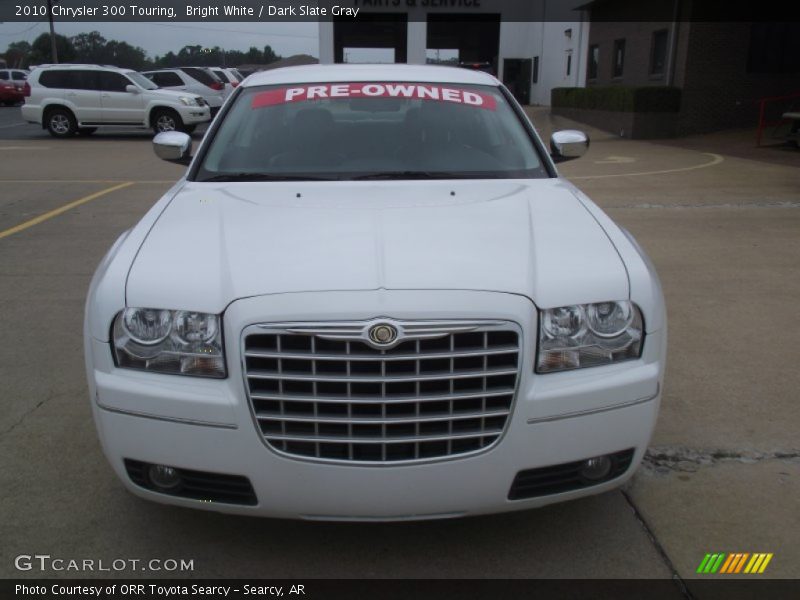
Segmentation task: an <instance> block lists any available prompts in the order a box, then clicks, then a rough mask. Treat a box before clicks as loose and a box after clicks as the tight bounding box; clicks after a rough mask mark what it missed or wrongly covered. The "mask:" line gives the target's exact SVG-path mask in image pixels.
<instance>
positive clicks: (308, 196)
mask: <svg viewBox="0 0 800 600" xmlns="http://www.w3.org/2000/svg"><path fill="white" fill-rule="evenodd" d="M374 289H405V290H410V289H449V290H455V289H458V290H485V291H497V292H507V293H512V294H521V295H524V296H527V297H529V298H530V299H531V300H533V301H534V302H535V303H536V304H537V305H538V306H540V307H554V306H561V305H564V304H571V303H583V302H593V301H602V300H611V299H622V298H627V297H628V294H629V290H628V279H627V273H626V270H625V266H624V265H623V263H622V261H621V259H620V258H619V255H618V254H617V252H616V249H615V248H614V246H613V245H612V243H611V242H610V240H609V239H608V237H607V235H606V233H605V231H604V230H603V229H602V228H601V227H600V226H599V225H598V223H597V221H596V220H595V219H594V218H593V217H592V215H591V214H590V213H589V212H588V211H587V210H586V208H585V207H584V206H583V204H581V202H580V201H579V200H578V198H577V197H576V196H575V194H574V193H573V190H572V188H571V186H570V185H569V184H568V183H566V182H564V181H562V180H559V179H538V180H492V181H464V180H459V181H403V182H397V181H387V182H280V183H272V182H270V183H191V182H188V183H186V184H185V185H184V186H183V187H182V188H181V189H180V190H179V191H178V192H177V193H176V195H175V196H174V198H173V199H172V201H171V202H170V203H169V205H168V206H167V208H166V209H165V210H164V211H163V213H162V214H161V216H160V217H159V219H158V221H157V222H156V224H155V225H154V226H153V228H152V230H151V231H150V233H149V234H148V235H147V238H146V239H145V241H144V243H143V244H142V247H141V248H140V250H139V253H138V255H137V257H136V259H135V261H134V263H133V265H132V266H131V270H130V272H129V275H128V283H127V289H126V302H127V305H128V306H147V307H159V308H183V309H188V310H198V311H204V312H221V311H222V310H223V309H224V308H225V306H227V305H228V304H229V303H230V302H232V301H233V300H236V299H238V298H243V297H248V296H258V295H262V294H276V293H291V292H305V291H329V290H374Z"/></svg>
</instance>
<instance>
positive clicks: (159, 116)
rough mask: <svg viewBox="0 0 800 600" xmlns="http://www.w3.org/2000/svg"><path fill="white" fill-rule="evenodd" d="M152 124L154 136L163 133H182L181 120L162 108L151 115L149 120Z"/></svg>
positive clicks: (171, 111) (177, 115) (173, 112)
mask: <svg viewBox="0 0 800 600" xmlns="http://www.w3.org/2000/svg"><path fill="white" fill-rule="evenodd" d="M151 122H152V124H153V131H154V132H155V133H156V134H159V133H163V132H165V131H183V128H184V125H183V119H181V116H180V115H179V114H178V113H176V112H175V111H174V110H170V109H168V108H162V109H159V110H156V111H155V112H154V113H153V118H152V120H151Z"/></svg>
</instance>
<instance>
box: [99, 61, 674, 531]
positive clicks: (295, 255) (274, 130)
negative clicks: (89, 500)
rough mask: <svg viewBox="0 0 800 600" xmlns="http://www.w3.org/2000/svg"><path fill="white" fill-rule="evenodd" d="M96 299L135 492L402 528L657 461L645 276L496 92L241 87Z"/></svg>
mask: <svg viewBox="0 0 800 600" xmlns="http://www.w3.org/2000/svg"><path fill="white" fill-rule="evenodd" d="M154 146H155V150H156V153H157V154H158V155H159V156H161V157H162V158H164V159H167V160H172V161H175V162H178V163H182V164H188V165H189V168H188V170H187V172H186V175H185V177H184V178H182V179H181V180H180V181H178V183H177V184H175V185H174V186H173V187H172V189H170V190H169V191H168V192H167V193H166V194H165V195H164V196H163V197H162V198H161V199H160V200H159V201H158V202H157V203H156V204H155V205H154V206H153V207H152V208H151V209H150V211H149V212H148V213H147V214H146V215H145V216H144V218H143V219H142V220H141V221H140V222H139V223H138V224H137V225H136V226H135V227H134V228H133V229H131V230H130V231H128V232H126V233H125V234H123V235H122V237H121V238H120V239H119V240H118V241H117V242H116V243H115V244H114V246H113V247H112V248H111V250H110V251H109V253H108V255H107V256H106V257H105V258H104V259H103V261H102V263H101V264H100V267H99V268H98V270H97V273H96V274H95V276H94V279H93V281H92V284H91V288H90V290H89V296H88V300H87V305H86V320H85V347H86V364H87V372H88V380H89V387H90V392H91V405H92V409H93V412H94V418H95V420H96V423H97V429H98V432H99V435H100V440H101V442H102V445H103V449H104V451H105V454H106V456H107V457H108V460H109V461H110V463H111V465H112V466H113V468H114V470H115V471H116V473H117V475H118V476H119V478H120V479H121V480H122V481H123V483H124V484H125V486H126V487H127V488H128V489H129V490H130V491H132V492H133V493H135V494H136V495H138V496H141V497H143V498H147V499H150V500H155V501H159V502H165V503H169V504H175V505H179V506H188V507H196V508H204V509H209V510H218V511H224V512H230V513H240V514H249V515H263V516H274V517H289V518H304V519H328V520H335V519H349V520H394V519H398V520H399V519H427V518H443V517H457V516H462V515H475V514H481V513H492V512H500V511H509V510H517V509H525V508H531V507H536V506H542V505H544V504H548V503H551V502H559V501H564V500H570V499H573V498H579V497H581V496H586V495H589V494H596V493H600V492H604V491H606V490H609V489H612V488H614V487H616V486H619V485H620V484H622V483H623V482H625V481H626V480H627V479H628V478H630V476H631V475H632V473H633V472H634V470H635V469H636V467H637V465H638V464H639V462H640V461H641V459H642V456H643V454H644V452H645V449H646V447H647V444H648V441H649V439H650V436H651V433H652V430H653V426H654V423H655V420H656V416H657V413H658V406H659V400H660V389H661V382H662V378H663V372H664V356H665V349H666V316H665V309H664V301H663V297H662V293H661V288H660V284H659V281H658V278H657V276H656V274H655V272H654V270H653V266H652V264H651V263H650V261H649V260H648V258H647V257H646V256H645V255H644V253H643V252H642V250H641V248H640V247H639V246H638V245H637V243H636V242H635V241H634V240H633V238H632V237H631V236H630V234H628V233H627V232H626V231H625V230H624V229H621V228H620V227H619V226H617V225H615V224H614V223H613V222H612V221H611V219H609V217H608V216H606V215H605V214H604V213H603V211H601V210H600V209H599V208H598V207H597V206H596V205H595V204H594V203H592V201H591V200H589V198H587V197H586V196H585V195H583V194H582V193H581V192H580V191H579V190H578V189H576V188H575V187H574V186H572V185H571V184H570V183H569V182H567V181H565V180H564V179H562V178H560V177H559V176H558V173H557V171H556V168H555V166H554V163H556V162H559V161H562V160H565V159H568V158H574V157H576V156H579V155H580V154H581V153H582V152H583V151H584V150H585V149H586V147H587V146H588V140H587V138H586V137H585V136H584V135H583V134H582V133H580V132H577V131H560V132H556V133H554V134H553V137H552V140H551V142H550V146H551V149H550V153H549V154H548V152H547V151H546V150H545V148H544V146H543V144H542V142H541V141H540V139H539V137H538V135H537V133H536V132H535V130H534V129H533V127H532V126H531V123H530V122H529V121H528V119H527V118H526V116H525V114H524V113H523V111H522V110H521V108H520V107H519V105H518V104H517V103H516V102H515V101H514V99H513V98H512V97H511V96H510V95H509V93H508V91H507V90H506V89H505V88H504V87H503V86H502V85H501V84H500V83H499V82H498V81H497V80H496V79H495V78H494V77H492V76H491V75H488V74H486V73H482V72H479V71H470V70H465V69H457V68H446V67H422V66H419V67H417V66H406V65H397V66H386V65H381V66H364V65H362V66H356V65H341V66H311V67H298V68H286V69H276V70H274V71H270V72H268V73H263V74H257V75H254V76H251V77H250V78H248V79H247V80H246V81H245V82H244V83H243V84H242V85H240V86H239V87H238V88H237V90H236V91H235V92H234V93H233V94H232V95H231V97H230V98H229V100H228V101H227V102H226V104H225V106H224V107H223V108H222V111H221V113H220V115H219V116H218V118H217V119H216V120H215V122H214V124H213V126H212V127H211V129H210V130H209V132H208V133H207V134H206V136H205V138H204V140H203V141H202V143H201V144H200V146H199V149H198V150H197V152H196V154H195V155H194V157H192V156H191V154H192V148H191V140H190V139H189V138H188V136H186V135H185V134H182V133H178V132H168V133H164V134H160V135H159V136H157V137H156V138H155V140H154Z"/></svg>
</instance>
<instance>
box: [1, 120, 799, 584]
mask: <svg viewBox="0 0 800 600" xmlns="http://www.w3.org/2000/svg"><path fill="white" fill-rule="evenodd" d="M531 112H532V114H533V115H534V119H535V121H536V123H537V125H538V126H539V127H540V130H541V131H542V133H543V134H544V135H546V134H547V133H549V131H550V130H551V129H553V128H555V127H561V126H569V125H574V124H573V123H569V122H567V121H562V120H559V119H558V118H551V117H550V116H549V114H548V113H547V111H544V110H541V109H536V110H532V111H531ZM590 133H591V135H592V137H593V141H592V146H591V148H590V151H589V153H588V154H587V155H586V156H585V157H584V158H582V159H581V160H578V161H574V162H572V163H569V164H566V165H564V166H563V168H562V169H561V170H562V173H563V174H564V175H565V176H567V177H569V178H571V179H572V180H573V181H574V182H575V183H576V184H577V185H578V186H579V187H581V188H582V189H583V190H584V191H585V192H586V193H588V194H589V195H590V196H591V197H592V198H593V199H594V200H595V201H596V202H598V203H599V204H600V205H601V206H602V207H603V208H604V209H606V210H607V211H608V212H609V214H610V215H611V216H612V217H613V218H614V219H616V220H617V221H618V222H620V223H621V224H622V225H623V226H625V227H626V228H628V229H629V230H630V231H631V232H632V233H633V234H634V235H635V236H636V238H637V239H638V240H639V242H640V243H641V244H642V246H644V248H645V249H646V250H647V252H648V253H649V254H650V256H651V258H652V259H653V261H654V262H655V264H656V267H657V269H658V271H659V274H660V276H661V279H662V283H663V285H664V289H665V294H666V298H667V306H668V311H669V319H670V323H669V336H670V346H669V356H668V361H667V364H668V367H667V375H666V384H665V391H664V397H663V403H662V409H661V415H660V418H659V422H658V425H657V428H656V431H655V434H654V438H653V442H652V448H651V451H650V453H649V456H648V458H647V460H646V463H645V464H644V466H643V467H642V469H640V471H639V472H638V474H637V475H636V477H635V478H634V479H633V481H632V482H631V483H630V484H629V485H627V486H626V487H625V488H624V489H623V490H617V491H613V492H609V493H607V494H604V495H600V496H595V497H592V498H587V499H583V500H579V501H573V502H570V503H565V504H560V505H555V506H551V507H547V508H544V509H539V510H535V511H528V512H521V513H514V514H507V515H499V516H491V517H481V518H471V519H462V520H454V521H442V522H423V523H405V524H403V523H398V524H325V523H305V522H288V521H274V520H259V519H251V518H243V517H234V516H227V515H221V514H216V513H207V512H200V511H192V510H186V509H178V508H172V507H165V506H161V505H156V504H152V503H148V502H144V501H142V500H139V499H137V498H135V497H133V496H131V495H129V494H128V493H127V492H125V491H124V490H123V488H122V487H121V485H120V484H119V483H118V482H117V480H116V478H115V476H114V475H113V473H112V471H111V468H110V467H109V466H108V465H107V464H106V461H105V459H104V457H103V456H102V453H101V450H100V446H99V443H98V441H97V438H96V435H95V430H94V425H93V422H92V418H91V414H90V409H89V403H88V397H87V392H86V383H85V374H84V366H83V350H82V337H81V331H82V319H83V314H82V311H83V303H84V298H85V293H86V290H87V287H88V284H89V280H90V278H91V275H92V273H93V271H94V269H95V267H96V265H97V264H98V262H99V261H100V259H101V257H102V256H103V254H104V253H105V252H106V250H107V249H108V248H109V246H110V245H111V244H112V243H113V241H114V240H115V239H116V238H117V236H118V235H119V234H120V233H122V232H123V231H124V230H126V229H128V228H129V227H131V226H132V225H133V224H134V223H135V222H136V221H137V220H138V219H139V218H140V216H141V215H142V214H143V213H144V212H145V211H146V210H147V209H148V208H149V207H150V206H151V205H152V204H153V202H155V201H156V200H157V199H158V197H159V196H160V195H161V194H162V193H163V192H164V191H165V190H166V189H167V188H168V187H169V186H170V185H171V183H172V182H173V181H174V180H175V179H177V178H178V177H180V175H181V172H182V167H178V166H174V165H170V164H167V163H165V162H162V161H159V160H158V159H157V158H156V157H155V156H154V155H153V152H152V149H151V144H150V137H151V136H150V134H149V133H148V132H141V133H115V132H111V133H102V134H96V135H95V136H92V137H91V138H75V139H71V140H55V139H53V138H51V137H50V136H49V135H48V134H47V133H46V132H45V131H43V130H42V129H41V128H38V127H36V126H34V125H27V124H24V123H21V122H20V119H19V108H2V109H0V309H2V315H3V316H2V319H0V332H2V336H1V337H2V340H3V344H2V345H1V346H0V381H2V382H3V408H4V410H3V411H2V412H0V489H2V490H3V493H2V494H1V495H0V514H2V515H3V519H2V521H0V539H2V540H3V543H2V544H0V577H20V576H22V577H25V576H41V573H36V572H19V571H17V570H16V569H15V568H14V557H15V556H17V555H19V554H34V553H43V554H50V555H52V556H54V557H56V556H57V557H64V558H73V557H75V558H94V559H104V560H106V561H111V560H112V559H114V558H120V557H126V558H131V557H138V558H178V559H180V558H184V559H193V560H194V572H193V573H191V575H192V576H195V577H204V578H213V577H223V576H235V577H263V578H270V577H282V578H297V577H463V578H468V577H640V578H665V577H679V578H681V579H683V580H684V581H685V582H686V584H687V585H688V587H689V589H690V590H691V589H692V585H693V583H692V581H693V578H695V577H698V576H697V575H696V574H695V570H696V568H697V566H698V564H699V563H700V561H701V560H702V558H703V556H704V555H705V554H706V553H708V552H749V553H753V552H769V553H773V554H774V557H773V559H772V561H771V563H770V565H769V568H768V569H767V571H766V572H765V573H764V574H763V575H760V576H756V577H773V578H797V577H800V546H798V543H797V532H798V531H800V513H799V512H798V510H797V499H798V497H800V442H799V441H798V434H797V432H798V430H800V410H798V400H800V394H798V389H800V369H798V367H797V364H798V358H800V351H798V347H797V344H798V332H800V327H799V325H800V322H799V321H800V318H799V317H798V315H799V314H800V311H798V310H797V300H798V298H800V151H797V150H789V149H783V148H762V149H756V148H754V147H752V146H751V144H749V143H748V141H747V140H748V139H750V140H752V139H753V138H752V137H749V138H748V136H749V135H750V133H749V132H729V133H724V134H715V135H709V136H696V137H693V138H689V139H687V140H670V141H669V142H668V143H667V142H665V143H660V142H643V141H630V140H621V139H616V138H613V137H612V136H610V135H608V134H603V133H601V132H597V131H590ZM195 139H196V140H199V135H198V134H195ZM139 574H140V573H131V572H123V573H120V575H127V576H131V575H134V576H135V575H139ZM67 575H69V576H75V573H58V572H55V573H53V572H51V573H46V576H67ZM83 575H88V576H91V575H92V573H84V574H83ZM97 575H104V576H105V575H108V574H107V573H98V574H97ZM146 575H147V576H158V575H159V573H146ZM173 575H176V574H173ZM177 575H182V574H177ZM742 577H749V576H744V575H742ZM676 596H678V597H679V591H678V586H676Z"/></svg>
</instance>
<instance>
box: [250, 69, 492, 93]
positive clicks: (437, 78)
mask: <svg viewBox="0 0 800 600" xmlns="http://www.w3.org/2000/svg"><path fill="white" fill-rule="evenodd" d="M336 81H348V82H349V81H377V82H380V81H415V82H424V83H463V84H473V85H493V86H497V85H500V82H499V81H498V80H497V78H495V77H494V76H492V75H489V74H488V73H484V72H482V71H474V70H471V69H462V68H459V67H444V66H440V65H405V64H390V65H386V64H379V65H353V64H351V65H348V64H338V65H303V66H299V67H283V68H280V69H272V70H269V71H259V72H257V73H253V74H252V75H251V76H250V77H248V78H247V79H246V80H245V81H244V83H243V85H244V86H245V87H252V86H257V85H270V84H280V83H319V82H326V83H328V82H336Z"/></svg>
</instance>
